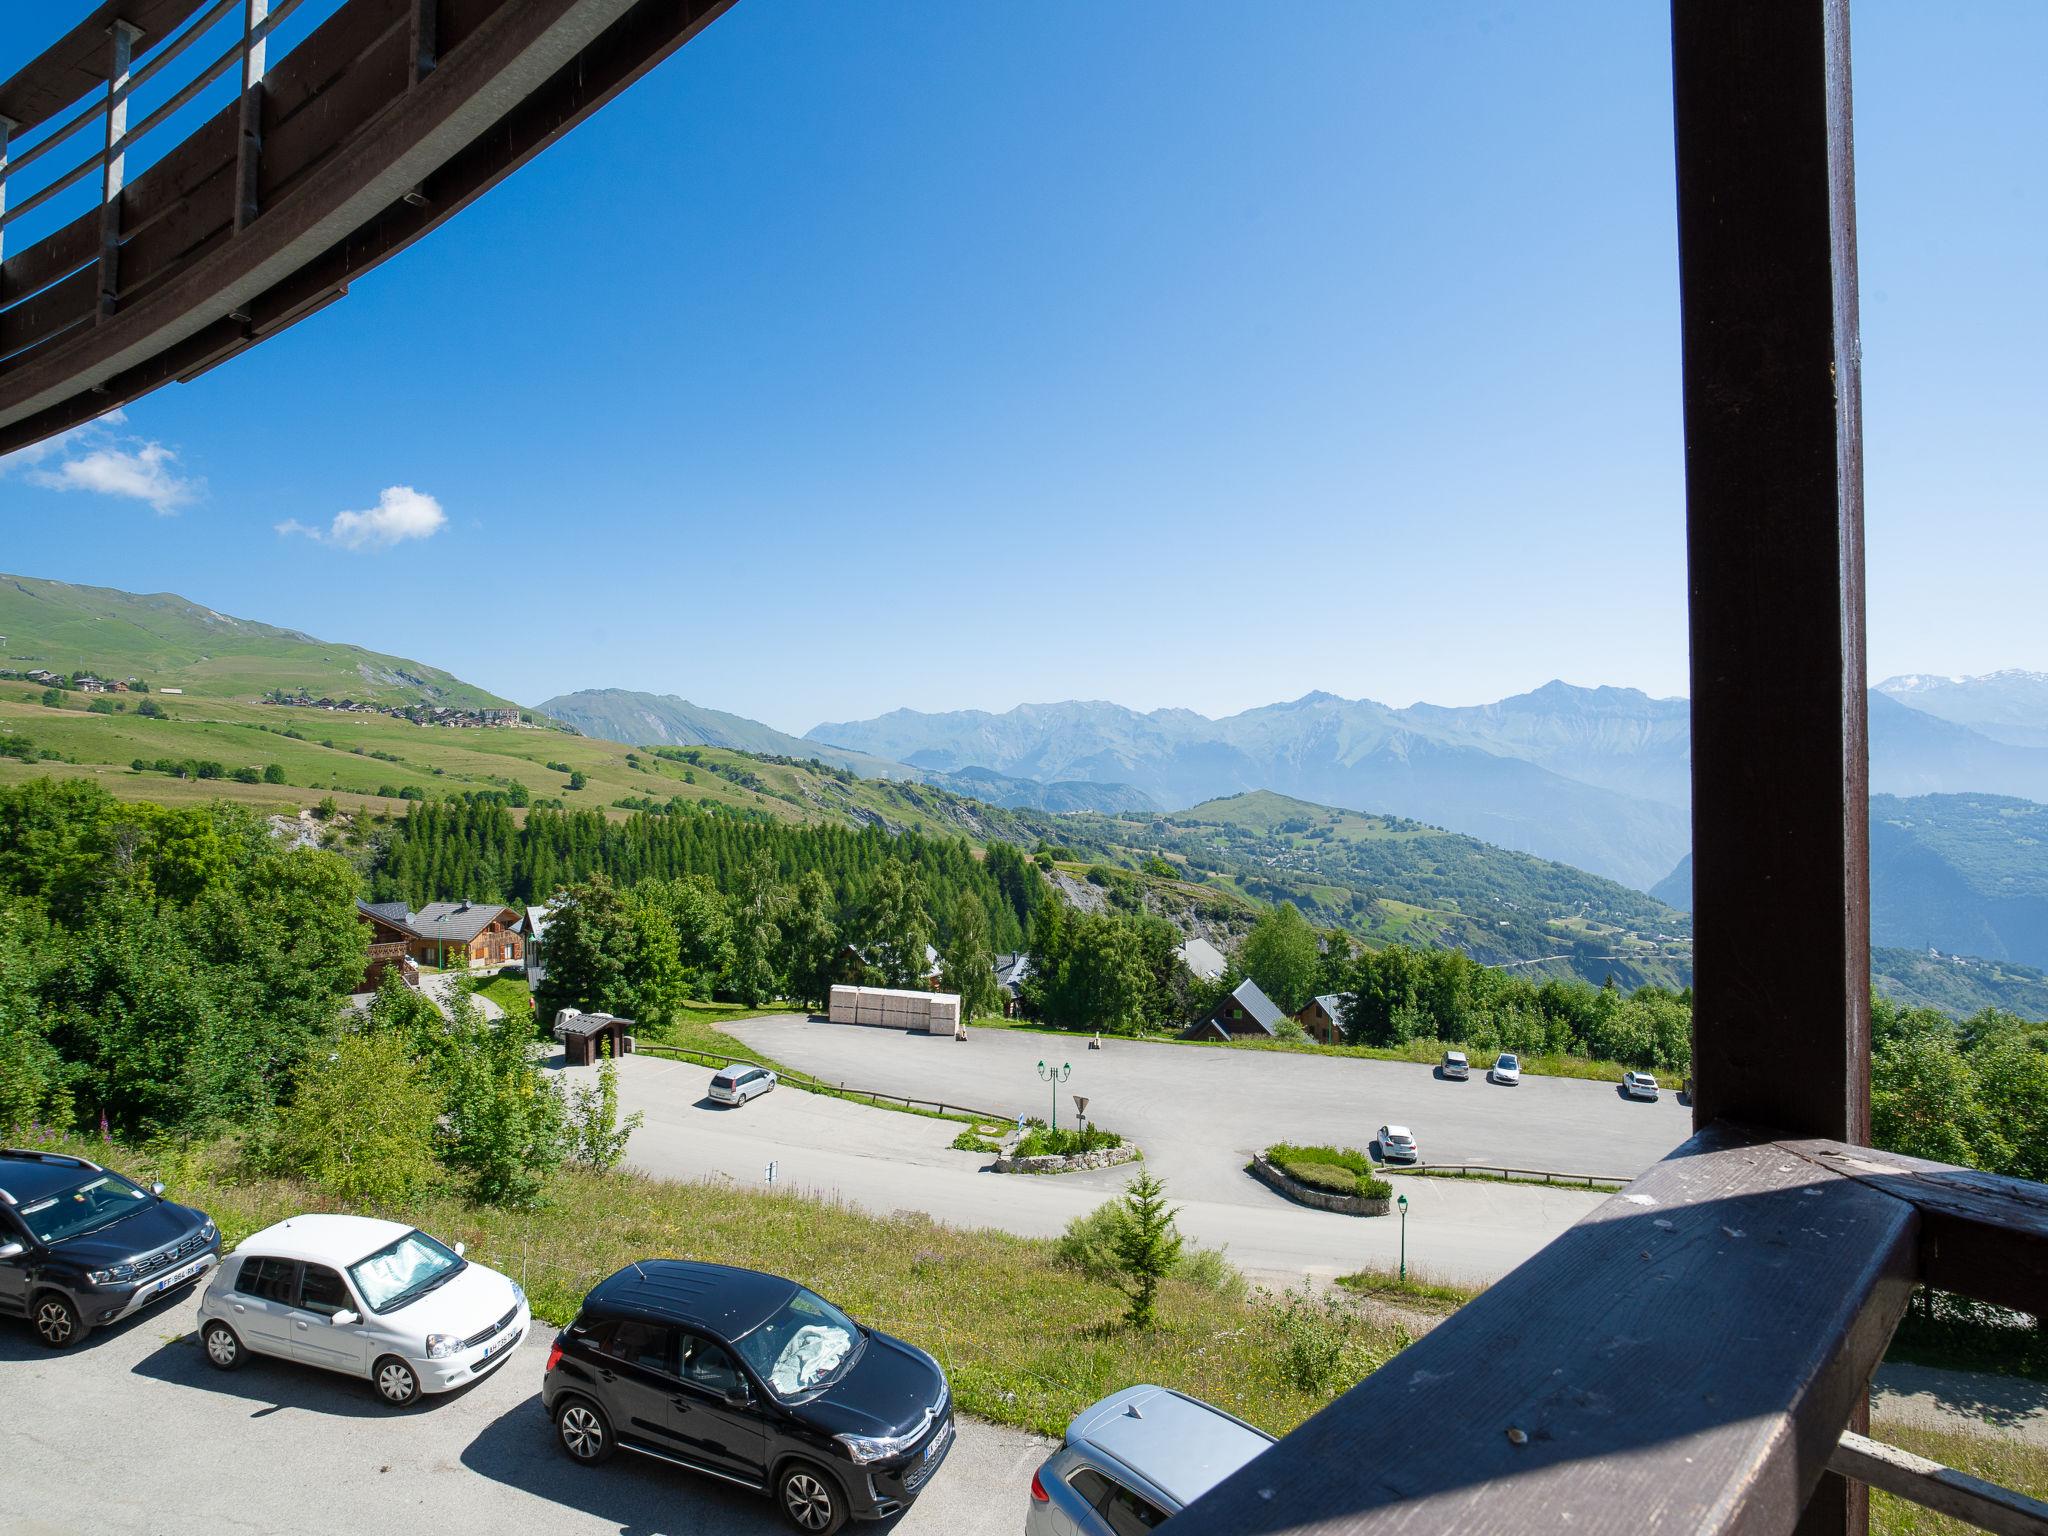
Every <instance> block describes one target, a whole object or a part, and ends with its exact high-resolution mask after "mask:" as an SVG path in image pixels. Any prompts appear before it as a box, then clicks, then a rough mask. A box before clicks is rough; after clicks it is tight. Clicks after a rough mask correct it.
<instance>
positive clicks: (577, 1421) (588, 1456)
mask: <svg viewBox="0 0 2048 1536" xmlns="http://www.w3.org/2000/svg"><path fill="white" fill-rule="evenodd" d="M555 1440H556V1442H557V1443H558V1444H560V1446H561V1447H562V1449H563V1450H565V1451H567V1452H568V1453H569V1459H570V1460H571V1461H580V1462H582V1463H583V1464H584V1465H585V1466H587V1467H594V1466H596V1465H597V1464H598V1463H599V1462H600V1461H603V1460H604V1459H605V1458H606V1457H607V1456H609V1455H611V1453H612V1427H611V1425H610V1424H609V1423H607V1422H606V1421H605V1416H604V1410H603V1409H602V1408H600V1407H598V1406H597V1404H595V1403H592V1402H587V1401H585V1400H584V1399H583V1398H580V1397H572V1398H570V1399H569V1400H568V1401H567V1402H565V1403H564V1404H562V1406H561V1408H560V1409H559V1410H557V1412H556V1414H555Z"/></svg>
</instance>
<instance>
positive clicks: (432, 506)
mask: <svg viewBox="0 0 2048 1536" xmlns="http://www.w3.org/2000/svg"><path fill="white" fill-rule="evenodd" d="M447 524H448V514H447V513H446V512H443V511H442V510H441V503H440V502H438V501H437V500H435V499H434V498H433V497H432V496H429V495H428V494H427V493H426V492H425V491H416V490H414V489H413V488H412V487H411V486H409V485H387V486H386V487H384V489H383V491H382V492H380V493H379V495H378V497H377V505H376V506H374V507H372V508H370V509H369V510H368V511H367V512H337V513H335V514H334V521H333V522H332V523H331V524H330V525H329V526H328V527H327V528H326V529H325V530H324V531H323V530H322V529H319V528H315V527H312V526H310V525H309V524H306V523H302V522H300V521H299V520H298V519H297V518H295V517H288V518H286V519H285V520H284V521H283V522H281V523H279V524H278V525H277V531H278V532H279V533H281V534H286V535H290V534H295V533H296V534H304V535H305V536H306V537H307V538H309V539H317V540H318V541H320V542H321V543H323V544H339V545H340V546H341V547H342V548H343V549H371V550H375V549H389V548H391V546H392V545H394V544H402V543H404V542H405V541H406V540H407V539H430V538H432V537H433V536H434V535H435V534H437V533H439V532H440V531H441V530H442V529H443V528H444V527H446V526H447Z"/></svg>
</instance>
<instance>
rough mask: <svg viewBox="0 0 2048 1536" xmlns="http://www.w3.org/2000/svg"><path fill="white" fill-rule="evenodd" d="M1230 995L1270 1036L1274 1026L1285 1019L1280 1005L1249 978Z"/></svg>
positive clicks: (1239, 984) (1241, 982) (1240, 983)
mask: <svg viewBox="0 0 2048 1536" xmlns="http://www.w3.org/2000/svg"><path fill="white" fill-rule="evenodd" d="M1230 995H1231V996H1232V997H1233V998H1235V999H1236V1000H1237V1003H1238V1006H1239V1007H1241V1008H1243V1009H1244V1011H1245V1012H1246V1013H1248V1014H1250V1015H1251V1016H1252V1017H1253V1019H1255V1020H1257V1021H1258V1025H1259V1027H1260V1028H1261V1029H1263V1030H1264V1031H1265V1032H1266V1033H1267V1034H1269V1035H1270V1034H1272V1033H1273V1030H1274V1026H1275V1025H1277V1024H1278V1023H1279V1022H1280V1020H1281V1019H1282V1018H1283V1017H1285V1015H1283V1014H1282V1013H1281V1012H1280V1005H1279V1004H1278V1003H1276V1002H1274V1001H1273V999H1271V998H1270V997H1268V996H1266V994H1265V993H1264V992H1262V991H1260V990H1259V984H1258V983H1257V982H1256V981H1253V980H1252V979H1251V977H1249V976H1247V977H1245V979H1244V980H1243V981H1240V982H1239V983H1238V984H1237V990H1236V991H1235V992H1233V993H1231V994H1230Z"/></svg>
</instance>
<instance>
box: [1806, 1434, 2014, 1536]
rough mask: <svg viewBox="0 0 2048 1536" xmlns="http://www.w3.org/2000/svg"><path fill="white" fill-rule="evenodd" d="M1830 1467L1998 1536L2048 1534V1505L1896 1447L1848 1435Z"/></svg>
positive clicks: (1855, 1435)
mask: <svg viewBox="0 0 2048 1536" xmlns="http://www.w3.org/2000/svg"><path fill="white" fill-rule="evenodd" d="M1829 1465H1830V1466H1832V1467H1833V1469H1834V1470H1835V1471H1837V1472H1839V1473H1841V1474H1842V1476H1844V1477H1853V1478H1855V1479H1856V1480H1857V1481H1858V1482H1862V1483H1868V1484H1869V1485H1870V1486H1871V1487H1873V1488H1882V1489H1884V1491H1885V1492H1887V1493H1890V1494H1896V1495H1897V1496H1898V1497H1899V1498H1902V1499H1910V1500H1912V1501H1913V1502H1914V1503H1915V1504H1919V1505H1923V1506H1925V1507H1926V1508H1928V1509H1931V1510H1934V1511H1936V1512H1937V1513H1939V1514H1944V1515H1953V1516H1955V1518H1956V1519H1958V1520H1967V1521H1969V1522H1970V1524H1972V1525H1974V1526H1976V1527H1977V1528H1978V1529H1979V1530H1985V1531H1991V1532H1994V1533H1995V1536H2048V1504H2043V1503H2042V1502H2041V1501H2040V1500H2039V1499H2030V1498H2028V1497H2027V1496H2026V1495H2025V1494H2024V1493H2015V1492H2013V1490H2012V1489H2010V1488H2001V1487H1999V1486H1998V1484H1996V1483H1987V1482H1985V1481H1984V1480H1983V1479H1982V1478H1981V1477H1972V1476H1970V1474H1969V1473H1967V1472H1958V1471H1956V1470H1955V1468H1953V1467H1944V1466H1943V1465H1942V1464H1941V1463H1940V1462H1938V1461H1929V1460H1928V1459H1927V1458H1926V1457H1925V1456H1916V1455H1914V1454H1913V1453H1912V1452H1911V1451H1903V1450H1900V1449H1899V1447H1897V1446H1896V1445H1885V1444H1884V1443H1882V1442H1881V1441H1877V1440H1870V1439H1866V1438H1865V1437H1864V1436H1862V1435H1857V1434H1847V1435H1844V1436H1842V1443H1841V1445H1840V1446H1839V1447H1837V1449H1836V1451H1835V1454H1834V1458H1833V1459H1832V1461H1831V1462H1830V1463H1829Z"/></svg>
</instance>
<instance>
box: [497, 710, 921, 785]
mask: <svg viewBox="0 0 2048 1536" xmlns="http://www.w3.org/2000/svg"><path fill="white" fill-rule="evenodd" d="M537 707H538V708H539V709H540V711H541V713H542V714H546V715H551V716H553V717H554V718H555V719H557V720H559V721H561V722H562V723H563V724H564V725H573V726H575V727H576V729H577V730H579V731H581V732H582V733H583V734H584V735H586V736H597V737H601V738H603V739H604V740H606V741H623V742H626V743H628V744H629V745H633V746H648V747H731V748H732V749H733V750H735V751H738V752H759V753H765V754H768V755H770V756H776V757H795V758H812V757H815V758H817V759H818V760H819V761H820V762H824V763H830V764H831V765H832V766H833V767H835V768H846V769H850V770H851V771H852V772H854V773H858V774H860V775H861V776H862V777H864V778H871V779H907V778H914V777H916V775H914V774H912V773H911V772H910V770H909V769H907V768H905V767H904V766H903V764H901V763H899V762H892V761H889V760H886V759H883V758H878V757H870V756H868V755H867V754H866V753H863V752H849V751H845V750H843V749H836V748H833V747H829V746H821V745H819V744H818V743H816V742H811V741H804V740H802V739H801V738H799V737H795V736H791V735H789V734H788V733H787V732H786V731H778V730H776V729H775V727H774V726H772V725H763V724H762V723H761V722H760V721H758V720H749V719H747V718H746V717H745V716H744V715H729V714H727V713H726V712H725V711H724V710H722V709H706V708H704V707H703V706H702V705H701V704H692V703H691V702H690V701H689V700H688V699H679V698H677V697H676V696H675V695H674V694H672V693H635V692H633V691H632V690H631V689H627V688H585V689H582V690H580V691H579V692H576V693H565V694H562V695H560V696H559V697H556V698H552V699H549V700H548V701H547V702H546V703H544V704H541V705H539V706H537Z"/></svg>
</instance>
